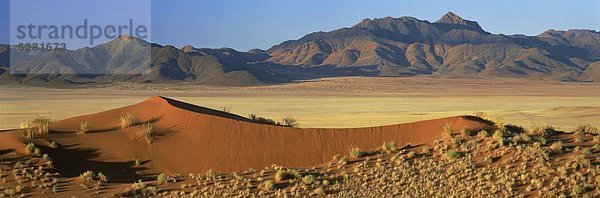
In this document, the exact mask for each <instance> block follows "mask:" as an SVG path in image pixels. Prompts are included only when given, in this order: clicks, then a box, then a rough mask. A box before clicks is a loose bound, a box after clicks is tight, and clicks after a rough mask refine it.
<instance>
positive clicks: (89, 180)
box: [79, 171, 108, 189]
mask: <svg viewBox="0 0 600 198" xmlns="http://www.w3.org/2000/svg"><path fill="white" fill-rule="evenodd" d="M79 179H81V186H83V187H85V188H92V187H93V188H94V189H99V188H100V187H102V186H103V185H104V184H105V183H106V182H108V177H106V175H104V174H102V173H98V174H94V172H92V171H86V172H84V173H83V174H81V175H79Z"/></svg>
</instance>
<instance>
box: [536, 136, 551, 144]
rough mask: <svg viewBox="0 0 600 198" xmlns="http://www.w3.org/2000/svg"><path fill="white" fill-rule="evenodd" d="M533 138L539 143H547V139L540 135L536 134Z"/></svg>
mask: <svg viewBox="0 0 600 198" xmlns="http://www.w3.org/2000/svg"><path fill="white" fill-rule="evenodd" d="M534 140H535V141H536V142H539V143H540V144H541V145H546V144H548V140H547V139H546V138H544V137H542V136H537V137H534Z"/></svg>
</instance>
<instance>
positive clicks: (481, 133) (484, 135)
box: [477, 130, 489, 139]
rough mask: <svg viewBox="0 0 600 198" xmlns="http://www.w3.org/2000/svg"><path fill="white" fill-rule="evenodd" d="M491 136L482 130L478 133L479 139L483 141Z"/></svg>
mask: <svg viewBox="0 0 600 198" xmlns="http://www.w3.org/2000/svg"><path fill="white" fill-rule="evenodd" d="M488 136H489V133H488V132H487V131H486V130H481V131H479V132H477V137H479V138H481V139H483V138H487V137H488Z"/></svg>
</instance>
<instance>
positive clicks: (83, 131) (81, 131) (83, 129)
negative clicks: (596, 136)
mask: <svg viewBox="0 0 600 198" xmlns="http://www.w3.org/2000/svg"><path fill="white" fill-rule="evenodd" d="M89 130H90V126H89V124H88V122H81V123H79V128H78V129H77V135H83V134H86V133H87V132H88V131H89Z"/></svg>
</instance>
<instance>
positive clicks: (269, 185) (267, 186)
mask: <svg viewBox="0 0 600 198" xmlns="http://www.w3.org/2000/svg"><path fill="white" fill-rule="evenodd" d="M262 187H263V190H265V191H272V190H275V182H273V180H266V181H264V182H263V185H262Z"/></svg>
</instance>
